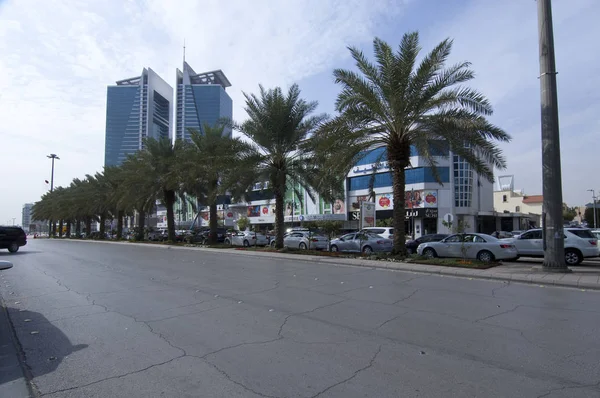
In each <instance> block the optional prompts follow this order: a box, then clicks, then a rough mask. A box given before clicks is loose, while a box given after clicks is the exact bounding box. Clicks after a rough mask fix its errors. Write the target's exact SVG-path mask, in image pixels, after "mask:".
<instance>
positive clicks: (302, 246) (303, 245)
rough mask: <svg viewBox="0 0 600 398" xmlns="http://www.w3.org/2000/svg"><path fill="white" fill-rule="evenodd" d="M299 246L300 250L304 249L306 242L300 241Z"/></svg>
mask: <svg viewBox="0 0 600 398" xmlns="http://www.w3.org/2000/svg"><path fill="white" fill-rule="evenodd" d="M299 248H300V250H306V244H304V242H301V243H300V246H299Z"/></svg>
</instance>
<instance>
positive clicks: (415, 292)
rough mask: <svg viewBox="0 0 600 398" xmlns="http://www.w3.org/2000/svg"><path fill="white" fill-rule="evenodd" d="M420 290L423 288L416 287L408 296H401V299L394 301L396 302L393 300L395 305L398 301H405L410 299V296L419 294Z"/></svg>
mask: <svg viewBox="0 0 600 398" xmlns="http://www.w3.org/2000/svg"><path fill="white" fill-rule="evenodd" d="M419 290H421V289H416V290H415V291H414V292H412V293H411V294H409V295H408V296H406V297H403V298H401V299H400V300H397V301H394V302H393V304H394V305H396V304H398V303H401V302H403V301H405V300H408V299H409V298H411V297H412V296H414V295H415V294H417V292H418V291H419Z"/></svg>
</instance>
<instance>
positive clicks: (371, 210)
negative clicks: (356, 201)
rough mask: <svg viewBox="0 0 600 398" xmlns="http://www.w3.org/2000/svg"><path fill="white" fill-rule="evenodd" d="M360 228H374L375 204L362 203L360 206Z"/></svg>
mask: <svg viewBox="0 0 600 398" xmlns="http://www.w3.org/2000/svg"><path fill="white" fill-rule="evenodd" d="M360 226H361V228H367V227H374V226H375V203H373V202H362V203H361V204H360Z"/></svg>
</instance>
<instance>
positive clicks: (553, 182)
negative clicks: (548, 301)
mask: <svg viewBox="0 0 600 398" xmlns="http://www.w3.org/2000/svg"><path fill="white" fill-rule="evenodd" d="M537 4H538V33H539V60H540V76H539V79H540V103H541V108H542V109H541V124H542V190H543V197H544V210H543V214H542V225H543V236H544V264H543V266H542V269H543V270H544V271H550V272H569V268H568V267H567V264H566V263H565V246H564V245H565V242H564V233H563V215H562V206H563V201H562V181H561V179H562V176H561V166H560V134H559V126H558V95H557V90H556V73H557V72H556V60H555V58H554V32H553V28H552V7H551V1H550V0H538V1H537Z"/></svg>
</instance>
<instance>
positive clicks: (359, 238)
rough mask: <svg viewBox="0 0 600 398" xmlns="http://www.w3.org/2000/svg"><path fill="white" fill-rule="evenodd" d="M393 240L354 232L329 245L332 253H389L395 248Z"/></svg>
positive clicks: (334, 240)
mask: <svg viewBox="0 0 600 398" xmlns="http://www.w3.org/2000/svg"><path fill="white" fill-rule="evenodd" d="M393 247H394V246H393V241H392V240H391V239H386V238H382V237H381V236H378V235H374V234H367V233H364V232H353V233H350V234H346V235H344V236H341V237H339V238H337V239H333V240H332V241H331V243H330V244H329V250H330V251H332V252H338V251H339V252H357V253H364V254H371V253H375V252H377V253H381V252H384V253H389V252H391V251H392V248H393Z"/></svg>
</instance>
